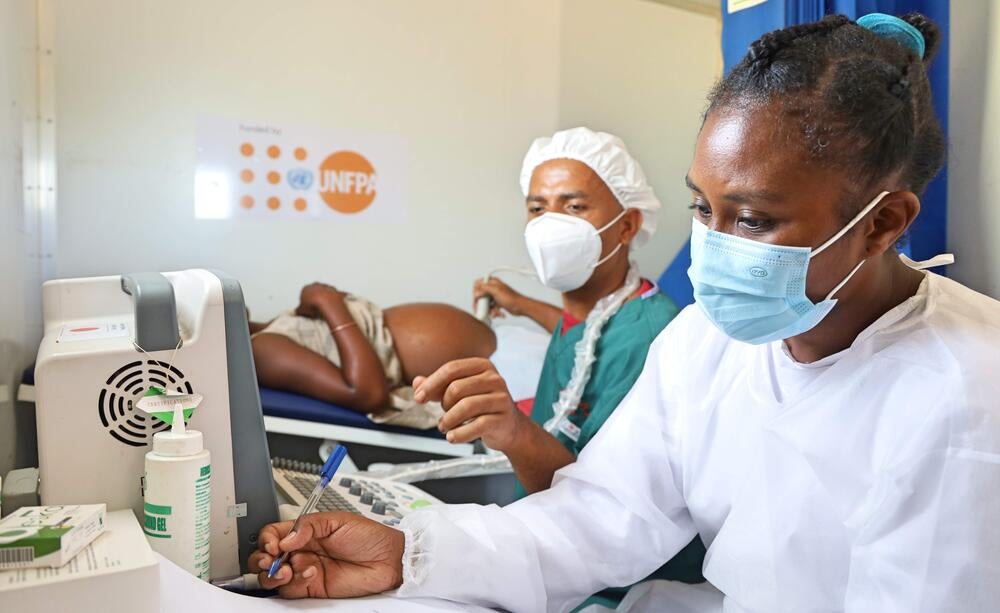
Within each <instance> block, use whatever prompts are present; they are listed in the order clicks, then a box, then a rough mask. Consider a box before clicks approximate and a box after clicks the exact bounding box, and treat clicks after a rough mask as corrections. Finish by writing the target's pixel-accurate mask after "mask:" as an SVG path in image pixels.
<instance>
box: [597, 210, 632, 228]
mask: <svg viewBox="0 0 1000 613" xmlns="http://www.w3.org/2000/svg"><path fill="white" fill-rule="evenodd" d="M625 213H628V209H626V208H622V212H621V213H618V216H617V217H615V218H614V219H612V220H611V221H609V222H608V223H606V224H604V227H603V228H600V229H599V230H598V231H597V233H598V234H600V233H601V232H604V231H605V230H607V229H608V228H610V227H611V226H613V225H615V224H616V223H618V221H619V220H621V218H622V217H625Z"/></svg>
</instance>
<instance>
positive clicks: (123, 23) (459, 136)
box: [54, 0, 558, 317]
mask: <svg viewBox="0 0 1000 613" xmlns="http://www.w3.org/2000/svg"><path fill="white" fill-rule="evenodd" d="M54 18H55V33H56V53H57V61H56V67H57V69H56V82H57V96H58V104H57V113H58V119H59V131H58V134H59V143H58V146H59V163H60V166H59V187H60V202H59V230H60V232H59V243H58V245H59V247H58V274H59V275H60V276H80V275H92V274H113V273H118V272H121V271H123V270H126V269H130V270H131V269H148V270H168V269H179V268H186V267H216V268H221V269H223V270H226V271H228V272H230V273H231V274H233V275H235V276H236V277H237V278H239V279H240V280H241V281H242V282H243V285H244V288H245V291H246V293H247V297H248V302H249V305H250V308H251V311H252V312H253V315H254V316H256V317H264V316H268V315H271V314H273V313H275V312H276V311H278V310H279V309H283V308H288V307H290V306H294V304H296V303H297V299H298V291H299V289H300V288H301V286H302V285H303V284H305V283H308V282H311V281H314V280H325V281H328V282H330V283H333V284H335V285H337V286H340V287H342V288H345V289H348V290H350V291H354V292H358V293H360V294H363V295H366V296H369V297H371V298H372V299H374V300H376V301H377V302H381V303H383V304H392V303H395V302H401V301H414V300H444V301H450V302H455V303H458V304H461V305H463V306H467V305H468V303H469V302H471V283H472V279H473V278H474V277H475V276H477V275H481V274H483V273H484V272H485V271H486V270H487V269H489V268H490V267H491V266H494V265H496V264H499V263H507V262H508V261H513V262H515V263H524V262H526V261H527V258H526V257H525V256H523V255H522V251H523V249H522V248H521V246H520V242H519V228H520V226H521V225H522V223H523V221H522V216H523V206H522V205H521V202H522V199H521V196H520V193H519V191H518V187H517V169H518V165H519V162H520V159H521V156H522V155H523V151H524V149H525V148H526V147H527V145H528V143H529V142H530V140H531V138H532V137H533V136H535V135H536V134H539V133H545V132H549V131H551V130H553V129H554V127H555V125H556V113H557V111H556V96H557V93H558V73H557V38H556V37H554V36H553V32H556V31H557V30H558V6H557V5H556V4H555V3H553V2H535V1H534V0H503V1H490V2H469V1H468V0H421V1H420V2H412V1H410V0H372V1H366V2H352V1H348V0H337V1H329V0H323V1H319V0H317V1H312V2H310V1H305V0H295V1H292V2H282V3H276V2H273V1H271V0H252V1H241V2H232V1H230V0H183V1H178V2H169V3H162V2H153V1H151V0H150V1H136V2H119V1H118V0H89V1H87V2H59V3H56V4H55V5H54ZM199 115H217V116H222V117H231V118H236V119H247V120H259V121H265V122H266V121H273V122H275V123H295V124H300V125H315V126H317V127H320V128H323V127H332V128H338V127H348V128H355V129H359V130H365V129H370V130H373V131H378V132H386V131H388V132H396V133H398V134H401V135H403V136H404V137H405V138H406V139H407V140H408V141H409V150H410V156H411V161H412V165H411V168H410V176H409V185H410V195H409V196H410V197H409V218H410V222H409V223H407V224H406V225H395V226H389V225H377V226H376V225H366V226H358V225H353V224H352V225H350V226H346V225H343V226H342V225H337V224H336V223H335V222H314V223H303V222H284V223H282V222H274V221H268V222H254V221H199V220H195V219H194V217H193V205H192V197H193V174H194V167H195V157H194V155H195V119H196V118H197V117H198V116H199ZM165 239H166V240H165Z"/></svg>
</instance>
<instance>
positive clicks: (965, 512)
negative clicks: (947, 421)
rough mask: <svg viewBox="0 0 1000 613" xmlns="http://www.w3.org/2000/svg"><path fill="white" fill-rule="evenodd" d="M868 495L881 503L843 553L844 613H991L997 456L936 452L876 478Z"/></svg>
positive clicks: (995, 595)
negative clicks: (846, 564) (847, 562)
mask: <svg viewBox="0 0 1000 613" xmlns="http://www.w3.org/2000/svg"><path fill="white" fill-rule="evenodd" d="M987 424H989V422H987ZM992 427H993V428H994V430H996V428H997V425H996V421H995V420H994V421H993V424H992ZM997 434H1000V432H998V433H997ZM977 447H978V446H977ZM994 449H996V448H995V447H994ZM876 492H877V494H876V496H877V498H878V499H880V501H881V502H880V503H878V504H877V505H876V506H875V508H874V509H873V510H872V512H871V513H870V514H868V516H869V519H867V521H866V522H865V524H864V525H862V526H860V527H859V533H858V538H857V539H856V540H855V545H854V547H853V549H852V552H851V569H850V576H849V580H848V586H847V596H846V601H845V611H847V612H849V613H861V612H867V611H882V612H885V613H893V612H900V613H902V612H904V611H905V612H906V613H930V612H939V611H956V612H957V611H962V612H965V611H992V610H996V608H997V606H998V603H1000V453H997V452H996V451H993V450H984V449H982V448H972V447H964V446H951V445H949V446H944V447H941V448H939V449H937V450H935V451H933V452H932V453H930V454H926V455H924V456H923V457H921V458H920V459H918V460H916V461H914V462H912V463H911V464H910V465H909V466H907V467H905V469H904V470H903V471H902V472H901V473H899V474H898V475H889V476H887V477H886V478H884V479H883V480H882V482H881V483H878V484H877V485H876Z"/></svg>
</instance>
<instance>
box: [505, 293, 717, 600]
mask: <svg viewBox="0 0 1000 613" xmlns="http://www.w3.org/2000/svg"><path fill="white" fill-rule="evenodd" d="M677 313H678V309H677V306H676V305H675V304H674V303H673V301H672V300H670V298H668V297H667V296H666V295H664V294H663V293H662V292H660V291H659V290H658V289H657V288H656V287H655V286H652V289H648V290H647V291H645V292H644V293H643V294H642V296H640V297H638V298H634V299H632V300H630V301H628V302H626V303H625V304H623V305H622V307H621V309H619V311H618V313H616V314H615V316H614V317H612V318H611V319H610V320H609V321H608V323H607V324H605V326H604V331H603V332H602V333H601V338H600V339H598V341H597V360H596V361H595V362H594V365H593V368H592V371H591V376H590V380H589V381H588V382H587V387H586V388H584V390H583V397H582V398H581V400H580V406H579V408H577V410H576V412H575V413H573V415H571V416H570V418H569V419H570V421H572V422H573V424H575V425H576V426H577V427H579V428H580V436H579V438H578V439H577V440H576V441H573V440H571V439H570V438H569V437H567V436H566V435H565V434H563V433H562V432H559V433H557V434H556V438H557V439H558V440H559V442H560V443H562V444H563V446H565V447H566V448H567V449H569V450H570V451H572V452H573V454H574V455H576V454H579V453H580V451H581V450H583V448H584V447H585V446H586V445H587V443H588V442H590V439H591V438H593V436H594V435H595V434H597V431H598V430H599V429H600V428H601V426H602V425H604V422H605V420H607V418H608V417H610V416H611V413H612V412H613V411H614V410H615V409H616V408H617V407H618V405H619V404H620V403H621V401H622V399H624V398H625V395H626V394H627V393H628V392H629V390H630V389H632V385H633V384H634V383H635V381H636V379H638V378H639V374H640V373H641V372H642V368H643V366H644V365H645V363H646V353H647V352H648V351H649V346H650V345H651V344H652V343H653V340H654V339H655V338H656V337H657V335H659V333H660V332H661V331H662V330H663V329H664V328H665V327H666V326H667V324H668V323H670V321H671V320H672V319H673V318H674V317H675V316H676V315H677ZM584 326H585V323H584V322H580V323H579V324H577V325H574V326H573V327H571V328H569V329H568V330H567V331H566V333H565V334H563V321H562V320H560V322H559V325H558V326H556V329H555V332H553V334H552V340H551V341H550V342H549V347H548V350H547V351H546V352H545V362H544V363H543V365H542V374H541V376H540V378H539V382H538V390H537V391H536V392H535V401H534V405H533V407H532V410H531V419H532V421H534V422H535V423H537V424H539V425H545V422H546V421H548V420H549V418H551V417H552V415H553V411H552V405H553V404H554V403H555V401H556V400H557V399H558V398H559V392H561V391H562V390H563V388H565V387H566V386H567V385H568V384H569V379H570V375H571V374H572V372H573V361H574V359H575V358H576V355H575V353H574V349H575V348H576V343H577V341H579V340H580V339H581V338H582V337H583V330H584ZM525 495H526V492H525V490H524V488H523V487H522V486H521V484H520V483H518V484H517V489H516V496H517V498H521V497H523V496H525ZM704 559H705V546H704V545H703V544H702V542H701V539H700V538H698V537H695V539H694V540H693V541H691V543H690V544H688V545H687V546H686V547H685V548H684V549H683V550H681V551H680V552H679V553H678V554H677V555H676V556H675V557H674V558H673V559H671V560H670V561H669V562H667V563H666V564H665V565H664V566H663V567H662V568H660V569H659V570H658V571H656V572H655V573H653V575H651V577H650V578H656V579H670V580H675V581H683V582H685V583H701V582H703V581H704V580H705V578H704V577H703V576H702V574H701V568H702V564H703V561H704ZM626 591H627V588H615V589H611V590H605V591H603V592H601V593H600V594H595V595H594V596H593V597H591V598H590V599H589V600H587V602H585V603H584V605H587V604H593V603H600V604H605V605H611V606H612V608H613V607H614V606H615V603H617V602H618V601H620V600H621V598H622V597H623V596H624V594H625V592H626ZM584 605H581V606H584Z"/></svg>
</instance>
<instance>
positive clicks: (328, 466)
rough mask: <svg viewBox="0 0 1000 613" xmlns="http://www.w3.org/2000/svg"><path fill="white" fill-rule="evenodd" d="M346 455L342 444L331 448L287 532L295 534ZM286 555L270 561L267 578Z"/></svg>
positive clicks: (286, 553) (276, 570) (279, 565)
mask: <svg viewBox="0 0 1000 613" xmlns="http://www.w3.org/2000/svg"><path fill="white" fill-rule="evenodd" d="M346 455H347V447H344V446H343V445H337V448H336V449H334V450H333V453H331V454H330V457H328V458H327V459H326V463H325V464H323V469H322V470H321V471H320V473H319V474H320V477H319V483H317V484H316V487H314V488H313V491H312V494H309V499H308V500H306V503H305V504H304V505H302V511H300V512H299V516H298V517H296V518H295V523H294V524H292V529H291V531H290V532H289V533H288V534H295V533H296V532H298V531H299V526H300V525H301V523H302V518H303V517H305V515H306V514H307V513H312V511H313V509H315V508H316V505H317V504H318V503H319V499H320V497H321V496H322V495H323V491H324V490H325V489H326V486H328V485H330V481H332V480H333V475H334V474H335V473H336V472H337V469H338V468H340V463H341V462H343V461H344V457H345V456H346ZM287 557H288V552H287V551H286V552H285V553H283V554H281V555H280V556H278V559H277V560H275V561H274V562H272V563H271V568H269V569H268V570H267V578H268V579H270V578H271V577H273V576H274V574H275V573H276V572H278V569H279V568H281V565H282V564H283V563H284V562H285V558H287Z"/></svg>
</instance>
